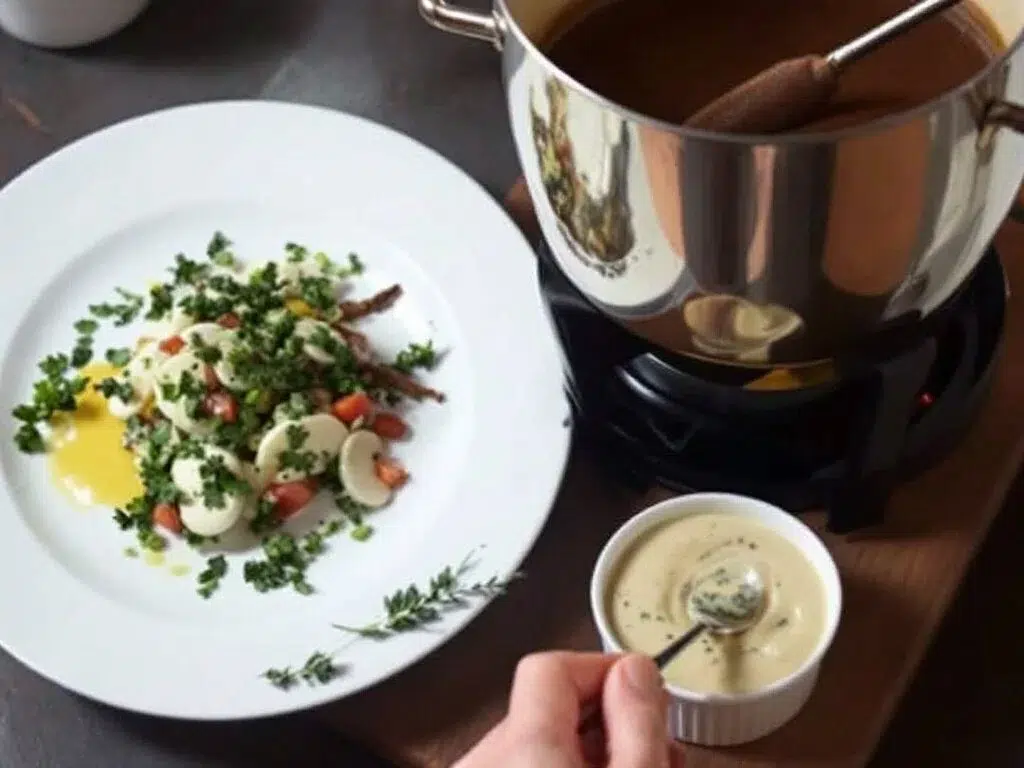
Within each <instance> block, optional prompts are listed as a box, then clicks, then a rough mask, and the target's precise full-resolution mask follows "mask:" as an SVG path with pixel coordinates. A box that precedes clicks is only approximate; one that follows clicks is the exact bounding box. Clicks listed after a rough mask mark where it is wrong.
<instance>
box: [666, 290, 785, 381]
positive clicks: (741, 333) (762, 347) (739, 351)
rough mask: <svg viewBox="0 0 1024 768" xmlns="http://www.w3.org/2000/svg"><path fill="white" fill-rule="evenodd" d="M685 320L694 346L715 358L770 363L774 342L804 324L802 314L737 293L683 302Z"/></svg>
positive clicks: (712, 295) (701, 297)
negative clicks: (749, 298)
mask: <svg viewBox="0 0 1024 768" xmlns="http://www.w3.org/2000/svg"><path fill="white" fill-rule="evenodd" d="M682 311H683V321H684V322H685V323H686V327H687V328H689V330H690V332H691V333H692V334H693V337H692V340H693V346H694V347H695V348H696V349H697V350H699V351H700V352H702V353H704V354H706V355H708V356H710V357H712V358H715V359H722V358H728V359H732V360H735V361H737V362H742V363H748V364H750V363H753V364H757V363H767V362H768V360H769V359H770V353H771V345H772V344H773V343H774V342H777V341H779V340H781V339H784V338H785V337H787V336H789V335H791V334H793V333H796V332H797V331H799V330H800V329H801V328H802V327H803V324H804V323H803V320H801V319H800V316H799V315H797V314H796V313H794V312H792V311H791V310H788V309H786V308H785V307H780V306H776V305H757V304H754V303H753V302H750V301H747V300H746V299H741V298H737V297H735V296H723V295H719V294H711V295H706V296H699V297H696V298H692V299H690V300H689V301H687V302H686V303H685V304H684V305H683V310H682Z"/></svg>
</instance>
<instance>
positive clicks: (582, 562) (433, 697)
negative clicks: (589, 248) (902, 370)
mask: <svg viewBox="0 0 1024 768" xmlns="http://www.w3.org/2000/svg"><path fill="white" fill-rule="evenodd" d="M507 202H508V204H509V206H510V210H511V211H512V212H513V214H514V215H515V217H516V219H517V221H519V222H520V225H521V226H523V227H524V228H527V229H531V228H532V227H533V226H534V224H533V222H532V221H531V220H530V214H529V209H528V206H529V201H528V198H527V197H526V196H525V194H524V191H523V190H522V189H521V188H517V189H514V190H513V191H512V192H511V193H510V196H509V198H508V201H507ZM997 246H998V247H999V249H1000V252H1001V254H1002V257H1003V261H1004V264H1005V266H1006V270H1007V273H1008V276H1009V280H1010V284H1011V290H1014V289H1016V292H1017V294H1018V295H1015V296H1011V298H1010V305H1009V312H1008V317H1007V325H1006V337H1005V345H1004V353H1003V356H1002V359H1001V361H1000V367H999V370H998V372H997V376H996V379H995V382H994V385H993V389H992V393H991V396H990V399H989V401H988V402H987V404H986V405H985V406H984V407H983V409H982V412H981V414H980V416H979V419H978V421H977V423H976V424H975V425H974V427H973V429H972V430H971V432H970V433H969V434H968V436H967V437H966V438H965V439H964V441H963V443H962V444H961V445H960V447H959V448H958V449H957V450H956V451H955V452H954V453H953V454H952V455H951V456H949V457H948V458H947V459H946V460H945V461H943V462H942V463H941V464H939V465H938V466H936V467H935V468H933V469H931V470H930V471H928V472H926V473H924V474H922V475H920V476H918V477H917V478H915V479H914V480H912V481H910V482H908V483H907V484H905V485H904V486H903V487H902V488H900V489H899V491H898V492H897V493H896V496H895V498H894V499H893V501H892V504H891V506H890V509H889V513H888V516H887V522H886V524H885V525H884V526H883V527H882V528H880V529H878V530H876V531H873V532H871V533H870V534H861V535H859V536H849V537H838V536H834V535H831V534H827V533H824V532H823V528H824V520H823V515H822V514H820V513H811V514H808V515H806V516H805V517H804V519H805V520H806V521H807V522H808V523H809V524H810V525H811V526H812V527H813V528H814V529H815V530H817V531H819V532H822V537H823V539H824V541H825V542H826V544H827V545H828V547H829V549H830V550H831V552H832V554H833V556H834V557H835V559H836V562H837V563H838V565H839V569H840V572H841V574H842V578H843V587H844V590H845V595H844V598H845V606H844V612H843V619H842V623H841V625H840V629H839V632H838V635H837V637H836V640H835V643H834V645H833V647H832V650H831V652H830V653H829V655H828V657H827V658H826V661H825V663H824V665H823V668H822V673H821V678H820V681H819V684H818V687H817V689H816V691H815V693H814V695H813V696H812V698H811V700H810V702H809V703H808V705H807V707H806V708H805V710H804V711H803V712H802V713H801V714H800V715H799V716H798V717H797V718H796V719H795V720H793V721H792V722H791V723H789V724H788V725H787V726H785V727H784V728H783V729H782V730H780V731H778V732H777V733H775V734H773V735H771V736H769V737H767V738H765V739H762V740H761V741H758V742H756V743H754V744H750V745H746V746H742V747H737V748H732V749H727V750H705V749H700V748H696V747H691V748H690V749H689V757H690V759H689V762H688V768H741V767H742V768H768V766H783V767H786V766H794V767H795V766H801V767H809V766H821V767H825V766H827V767H828V768H839V767H842V768H846V767H847V766H849V767H851V768H853V767H861V766H865V765H866V764H867V762H868V761H869V759H870V757H871V755H872V753H873V751H874V749H875V747H876V745H877V743H878V741H879V738H880V736H881V735H882V733H883V731H884V729H885V727H886V725H887V724H888V722H889V720H890V719H891V718H892V716H893V714H894V712H895V710H896V707H897V704H898V703H899V700H900V698H901V696H902V695H903V693H904V691H905V690H906V688H907V686H908V684H909V682H910V680H911V679H912V676H913V675H914V673H915V671H916V670H917V667H918V666H919V664H920V662H921V660H922V658H923V656H924V654H925V652H926V650H927V648H928V646H929V643H930V641H931V639H932V637H933V636H934V634H935V633H936V630H937V628H938V626H939V624H940V623H941V620H942V618H943V616H944V615H945V613H946V611H947V609H948V608H949V606H950V603H951V601H952V599H953V597H954V595H955V594H956V591H957V589H958V587H959V585H960V582H961V580H962V579H963V576H964V574H965V571H966V569H967V567H968V565H969V564H970V561H971V559H972V557H973V556H974V554H975V552H976V551H977V549H978V547H979V545H980V544H981V542H982V541H983V540H984V538H985V535H986V533H987V532H988V529H989V527H990V525H991V523H992V521H993V520H994V518H995V517H996V515H997V514H998V512H999V510H1000V508H1001V506H1002V503H1003V501H1004V499H1005V497H1006V494H1007V493H1008V491H1009V489H1010V487H1011V485H1012V483H1013V480H1014V478H1015V476H1016V474H1017V472H1018V470H1019V468H1020V465H1021V462H1022V456H1024V398H1020V397H1019V396H1018V393H1019V392H1020V391H1021V389H1022V388H1024V357H1022V356H1021V355H1020V354H1019V353H1017V351H1018V350H1021V349H1024V298H1022V295H1021V294H1024V225H1020V224H1012V223H1011V224H1007V225H1006V226H1005V227H1004V229H1003V231H1002V232H1001V233H1000V235H999V237H998V239H997ZM598 478H601V475H600V472H599V470H598V469H597V468H596V467H595V466H594V462H593V461H592V459H591V457H589V456H588V455H587V453H586V451H585V450H583V449H581V448H580V447H579V446H577V447H576V448H575V449H574V455H573V459H572V461H571V463H570V467H569V470H568V473H567V475H566V479H565V483H564V486H563V489H562V492H561V494H560V497H559V500H558V502H557V504H556V506H555V509H554V511H553V513H552V516H551V520H550V522H549V523H548V526H547V528H546V530H545V532H544V534H543V535H542V536H541V539H540V541H539V542H538V544H537V545H536V547H535V549H534V551H533V552H532V553H531V554H530V556H529V558H528V560H527V562H526V564H525V566H524V570H525V571H526V573H527V578H526V579H524V580H523V581H522V582H520V583H518V584H516V585H515V586H514V588H513V589H512V590H511V592H510V593H509V594H508V595H507V596H506V597H505V598H502V599H500V600H498V601H496V602H495V603H494V604H493V605H492V606H490V607H489V608H488V609H487V610H486V611H485V612H484V613H483V614H482V615H481V616H480V618H479V619H478V620H477V621H475V622H473V623H472V624H471V625H470V626H469V627H468V628H467V629H466V630H465V631H464V632H462V633H461V634H460V635H459V636H458V637H456V638H455V639H454V640H452V641H451V642H450V643H448V644H447V645H445V646H444V647H443V648H441V649H440V650H439V651H437V652H436V653H434V654H433V655H432V656H431V657H430V658H428V659H426V660H425V661H423V662H422V663H420V664H417V665H416V666H414V667H412V668H411V669H409V670H407V671H406V672H404V673H402V674H400V675H398V676H396V677H395V678H392V679H391V680H390V681H388V682H386V683H383V684H382V685H380V686H378V687H376V688H374V689H372V690H370V691H368V692H366V693H364V694H361V695H360V696H358V697H355V698H353V699H351V700H349V701H345V702H342V703H340V704H338V705H335V706H334V707H330V708H327V709H325V710H323V711H322V713H321V717H323V718H326V719H327V720H328V721H329V722H330V723H331V724H332V725H333V726H335V727H339V728H341V729H343V731H344V732H345V733H346V734H348V735H350V736H352V737H353V738H356V739H358V740H360V741H363V742H364V743H365V744H366V745H367V746H369V747H370V748H372V749H374V750H375V751H377V752H378V753H380V754H382V755H384V756H386V757H387V758H389V759H391V760H393V761H394V762H396V763H397V764H399V765H402V766H409V768H442V767H443V766H448V765H450V764H451V763H452V762H453V761H454V760H456V759H457V758H458V757H459V756H460V755H461V754H463V753H464V752H465V751H466V750H467V749H468V748H469V747H470V746H472V745H473V744H474V743H475V742H476V741H477V740H478V739H479V738H480V737H481V736H482V735H483V734H484V733H486V731H487V730H488V729H489V728H490V727H492V726H493V725H494V724H495V723H496V722H497V721H498V720H499V719H500V718H501V717H502V716H503V714H504V711H505V705H506V696H507V692H508V686H509V683H510V680H511V676H512V673H513V671H514V669H515V665H516V662H517V661H518V659H519V658H520V657H521V656H523V655H524V654H527V653H530V652H532V651H537V650H542V649H549V648H577V649H594V648H596V647H597V636H596V634H595V632H594V629H593V626H592V623H591V619H590V615H589V612H588V606H587V587H588V583H589V577H590V571H591V568H592V566H593V564H594V561H595V559H596V557H597V554H598V551H599V550H600V548H601V546H602V545H603V544H604V542H605V540H606V539H607V538H608V536H609V535H610V534H611V533H612V532H613V531H614V530H615V529H616V528H617V527H618V526H619V525H621V523H622V522H623V521H625V520H626V519H627V518H629V517H630V516H631V515H633V514H634V513H636V512H638V511H639V510H641V509H642V508H643V507H645V506H647V505H648V504H650V503H652V502H654V501H656V500H658V499H660V498H664V497H665V496H666V495H667V494H666V493H665V492H663V491H660V490H654V491H651V492H650V493H647V494H645V495H644V496H642V497H640V496H637V495H635V494H630V493H629V492H627V491H626V490H624V489H623V488H621V487H619V486H617V485H616V484H615V483H614V481H613V480H612V479H610V478H609V479H607V480H599V479H598Z"/></svg>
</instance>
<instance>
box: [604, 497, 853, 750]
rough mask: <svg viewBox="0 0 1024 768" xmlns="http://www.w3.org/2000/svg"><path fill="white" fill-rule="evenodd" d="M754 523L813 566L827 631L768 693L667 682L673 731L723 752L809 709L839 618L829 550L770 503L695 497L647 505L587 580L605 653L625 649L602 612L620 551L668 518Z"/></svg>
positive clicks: (836, 574)
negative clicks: (694, 688)
mask: <svg viewBox="0 0 1024 768" xmlns="http://www.w3.org/2000/svg"><path fill="white" fill-rule="evenodd" d="M709 513H710V514H716V515H739V516H742V517H748V518H752V519H753V520H756V521H757V522H759V523H761V524H762V525H764V526H766V527H767V528H769V529H771V530H772V531H774V532H775V533H777V534H779V535H780V536H783V537H784V538H786V539H788V540H789V541H791V542H792V543H793V544H795V545H796V546H797V547H798V548H799V550H800V551H801V552H802V553H803V554H804V556H805V557H806V558H807V559H808V561H810V563H811V565H812V566H813V568H814V570H815V571H816V572H817V574H818V577H819V578H820V579H821V583H822V585H823V587H824V590H825V602H826V609H825V629H824V632H823V633H822V636H821V641H820V642H819V643H818V646H817V648H815V650H814V653H812V654H811V656H810V657H809V658H808V659H807V661H806V662H804V664H803V666H801V667H800V668H799V669H798V670H796V671H795V672H794V673H793V674H791V675H789V676H788V677H784V678H783V679H781V680H779V681H777V682H775V683H772V684H771V685H770V686H768V687H767V688H764V689H762V690H759V691H754V692H751V693H744V694H709V693H697V692H694V691H687V690H685V689H683V688H678V687H676V686H674V685H669V684H667V683H666V686H665V687H666V689H667V690H668V692H669V694H670V699H671V703H670V706H669V729H670V731H671V733H672V735H673V736H674V737H675V738H676V739H678V740H680V741H685V742H689V743H691V744H701V745H704V746H709V747H716V746H717V747H724V746H729V745H732V744H743V743H746V742H750V741H754V740H755V739H759V738H761V737H762V736H765V735H767V734H769V733H771V732H772V731H774V730H776V729H778V728H780V727H781V726H782V725H784V724H785V723H786V722H788V721H789V720H791V719H792V718H793V717H794V716H795V715H796V714H797V713H798V712H799V711H800V710H801V709H802V708H803V706H804V704H805V703H806V702H807V699H808V698H809V697H810V695H811V691H812V690H813V689H814V684H815V683H816V682H817V680H818V669H819V667H820V666H821V660H822V658H823V657H824V656H825V653H826V652H827V651H828V649H829V646H830V645H831V644H832V639H833V638H834V637H835V633H836V628H837V627H838V626H839V616H840V614H841V613H842V600H843V598H842V588H841V586H840V583H839V572H838V570H837V569H836V565H835V562H834V561H833V560H832V556H831V555H830V554H829V552H828V550H827V549H826V548H825V545H824V544H822V542H821V540H820V539H819V538H818V537H817V535H816V534H815V533H814V532H813V531H812V530H811V529H810V528H808V527H807V526H806V525H804V524H803V523H802V522H800V521H799V520H798V519H797V518H796V517H794V516H793V515H791V514H789V513H788V512H785V511H783V510H781V509H779V508H778V507H774V506H772V505H771V504H766V503H765V502H763V501H758V500H757V499H751V498H748V497H745V496H734V495H731V494H726V493H695V494H690V495H688V496H679V497H676V498H672V499H667V500H665V501H663V502H661V503H660V504H655V505H654V506H653V507H649V508H648V509H646V510H644V511H643V512H641V513H640V514H638V515H637V516H636V517H634V518H632V519H631V520H629V522H627V523H626V524H625V525H623V526H622V527H621V528H620V529H619V530H618V531H617V532H616V533H615V535H614V536H612V538H611V539H610V540H609V541H608V543H607V544H605V546H604V549H603V550H602V551H601V554H600V556H599V557H598V559H597V565H596V566H595V567H594V575H593V577H592V579H591V583H590V610H591V612H592V613H593V616H594V621H595V622H596V624H597V630H598V632H599V634H600V636H601V645H602V647H603V648H604V650H605V651H608V652H613V653H618V652H621V651H623V650H624V649H623V648H622V646H621V645H620V643H619V641H618V638H616V637H615V635H614V634H613V633H612V630H611V623H610V622H609V621H608V617H607V616H606V614H605V590H606V588H607V584H608V579H609V577H610V575H611V572H612V570H613V568H614V567H615V565H616V564H617V562H618V559H619V557H620V556H621V555H622V553H623V551H624V550H625V549H626V548H627V547H628V546H629V545H630V544H632V543H633V542H634V541H635V540H636V539H637V537H639V536H640V535H641V534H643V533H644V532H645V531H647V530H649V529H650V528H651V527H652V526H654V525H657V524H659V523H662V522H664V521H665V520H670V519H677V518H680V517H686V516H688V515H695V514H709Z"/></svg>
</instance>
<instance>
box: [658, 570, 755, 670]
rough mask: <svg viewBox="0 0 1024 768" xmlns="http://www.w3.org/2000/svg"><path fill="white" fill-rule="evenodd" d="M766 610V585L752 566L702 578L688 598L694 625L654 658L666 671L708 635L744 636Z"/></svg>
mask: <svg viewBox="0 0 1024 768" xmlns="http://www.w3.org/2000/svg"><path fill="white" fill-rule="evenodd" d="M763 608H764V582H763V581H762V580H761V574H759V573H758V572H757V571H756V570H754V569H753V568H751V567H750V566H744V565H740V564H738V563H730V564H727V565H719V566H716V567H714V568H713V569H711V571H710V572H708V573H705V574H702V575H700V576H699V577H698V578H696V579H695V580H694V582H693V587H692V589H691V590H690V593H689V595H688V596H687V598H686V612H687V613H688V614H689V616H690V618H691V619H693V621H694V625H693V627H691V628H690V629H689V630H687V631H686V632H685V633H683V635H682V636H680V637H678V638H676V639H675V640H673V641H672V644H671V645H669V646H668V647H667V648H665V650H663V651H662V652H661V653H659V654H658V655H657V656H655V657H654V663H655V665H656V666H657V667H658V669H664V668H665V667H666V666H667V665H668V663H669V662H670V661H672V659H674V658H675V657H676V656H677V655H679V652H680V651H682V650H683V649H684V648H686V646H688V645H689V644H690V643H692V642H693V641H694V640H696V639H697V638H698V637H699V636H700V635H701V634H703V633H704V632H705V631H711V632H713V633H715V634H718V635H735V634H738V633H739V632H744V631H745V630H748V629H750V627H751V626H752V625H753V624H754V623H755V622H756V621H757V619H758V618H759V617H760V615H761V611H762V609H763Z"/></svg>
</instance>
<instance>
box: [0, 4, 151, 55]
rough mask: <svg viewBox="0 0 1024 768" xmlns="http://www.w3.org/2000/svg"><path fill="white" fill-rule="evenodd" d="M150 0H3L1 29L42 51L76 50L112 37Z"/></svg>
mask: <svg viewBox="0 0 1024 768" xmlns="http://www.w3.org/2000/svg"><path fill="white" fill-rule="evenodd" d="M147 5H149V0H0V28H2V29H3V30H4V31H5V32H7V34H9V35H10V36H11V37H14V38H17V39H18V40H21V41H22V42H25V43H29V44H30V45H37V46H40V47H42V48H77V47H78V46H82V45H89V44H90V43H95V42H97V41H99V40H102V39H103V38H105V37H109V36H110V35H112V34H114V33H115V32H118V31H120V30H121V29H122V28H124V27H126V26H128V24H129V23H130V22H131V21H133V20H134V19H135V17H136V16H138V15H139V14H140V13H142V11H143V10H144V9H145V8H146V6H147Z"/></svg>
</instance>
